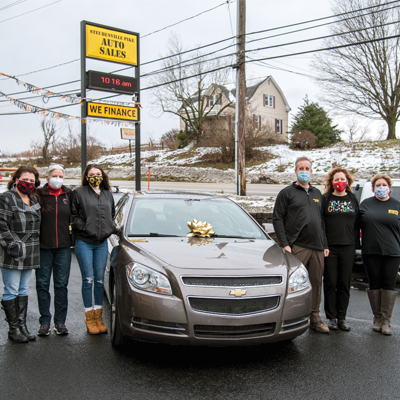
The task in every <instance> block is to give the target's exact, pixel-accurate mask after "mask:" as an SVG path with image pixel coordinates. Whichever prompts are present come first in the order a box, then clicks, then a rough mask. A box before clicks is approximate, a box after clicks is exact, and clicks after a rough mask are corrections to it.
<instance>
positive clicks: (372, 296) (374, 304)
mask: <svg viewBox="0 0 400 400" xmlns="http://www.w3.org/2000/svg"><path fill="white" fill-rule="evenodd" d="M367 293H368V299H369V303H370V304H371V309H372V313H373V314H374V324H373V325H372V330H373V331H375V332H380V331H381V330H382V327H381V319H382V312H381V289H375V290H369V289H368V290H367Z"/></svg>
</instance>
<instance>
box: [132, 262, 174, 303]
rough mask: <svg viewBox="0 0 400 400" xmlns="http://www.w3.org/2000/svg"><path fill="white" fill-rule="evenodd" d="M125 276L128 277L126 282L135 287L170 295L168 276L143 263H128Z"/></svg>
mask: <svg viewBox="0 0 400 400" xmlns="http://www.w3.org/2000/svg"><path fill="white" fill-rule="evenodd" d="M126 276H127V277H128V282H129V283H130V284H131V285H132V286H134V287H135V288H138V289H143V290H148V291H149V292H154V293H159V294H168V295H172V289H171V285H170V283H169V280H168V278H167V277H166V276H165V275H163V274H160V273H159V272H157V271H154V270H153V269H151V268H148V267H145V266H144V265H140V264H137V263H131V264H128V265H127V266H126Z"/></svg>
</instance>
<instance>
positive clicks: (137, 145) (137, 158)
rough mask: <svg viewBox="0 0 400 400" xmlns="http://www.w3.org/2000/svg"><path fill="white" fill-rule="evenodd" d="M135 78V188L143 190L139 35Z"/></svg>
mask: <svg viewBox="0 0 400 400" xmlns="http://www.w3.org/2000/svg"><path fill="white" fill-rule="evenodd" d="M135 78H136V80H137V100H136V101H137V103H138V121H139V122H138V123H136V125H135V127H136V133H135V188H136V191H137V192H140V190H141V171H140V37H139V34H138V36H137V66H136V68H135Z"/></svg>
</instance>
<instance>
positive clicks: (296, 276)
mask: <svg viewBox="0 0 400 400" xmlns="http://www.w3.org/2000/svg"><path fill="white" fill-rule="evenodd" d="M309 286H310V280H309V279H308V271H307V270H306V267H305V266H304V265H303V264H301V265H300V267H298V268H296V269H295V270H294V271H293V272H292V273H291V274H290V276H289V293H294V292H298V291H299V290H303V289H306V288H307V287H309Z"/></svg>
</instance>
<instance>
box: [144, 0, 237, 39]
mask: <svg viewBox="0 0 400 400" xmlns="http://www.w3.org/2000/svg"><path fill="white" fill-rule="evenodd" d="M230 1H232V0H226V1H225V2H224V3H221V4H219V5H217V6H215V7H213V8H210V9H209V10H206V11H202V12H201V13H199V14H196V15H193V16H192V17H189V18H185V19H183V20H182V21H179V22H176V23H174V24H171V25H168V26H165V27H164V28H161V29H158V30H156V31H154V32H151V33H148V34H146V35H144V36H142V38H145V37H147V36H150V35H153V34H154V33H158V32H161V31H163V30H165V29H168V28H172V27H173V26H175V25H179V24H181V23H182V22H186V21H189V20H191V19H193V18H196V17H198V16H200V15H202V14H205V13H207V12H210V11H213V10H215V9H216V8H218V7H221V6H224V5H225V4H226V3H228V4H229V2H230Z"/></svg>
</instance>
